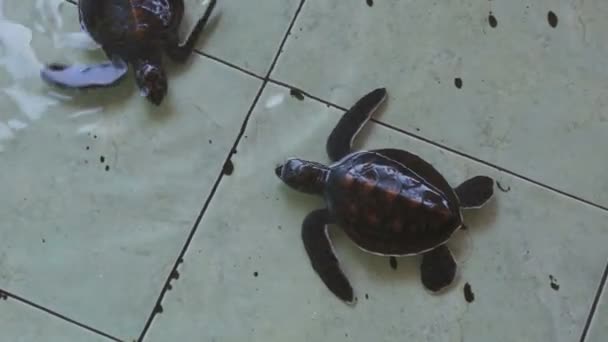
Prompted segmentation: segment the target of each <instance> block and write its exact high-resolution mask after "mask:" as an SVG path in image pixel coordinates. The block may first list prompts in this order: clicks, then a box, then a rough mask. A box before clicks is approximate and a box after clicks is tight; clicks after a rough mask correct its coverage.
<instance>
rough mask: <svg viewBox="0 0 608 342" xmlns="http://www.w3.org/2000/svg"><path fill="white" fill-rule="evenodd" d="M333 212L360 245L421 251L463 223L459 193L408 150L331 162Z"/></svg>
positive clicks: (373, 250) (328, 189) (329, 189)
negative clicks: (332, 163) (457, 195)
mask: <svg viewBox="0 0 608 342" xmlns="http://www.w3.org/2000/svg"><path fill="white" fill-rule="evenodd" d="M325 199H326V202H327V206H328V208H329V210H330V213H331V214H332V216H333V217H334V219H335V221H336V222H337V223H338V224H339V225H340V226H341V227H342V228H343V229H344V231H345V232H346V234H347V235H348V236H349V237H350V238H351V239H352V240H353V241H354V242H355V243H356V244H357V245H358V246H359V247H361V248H362V249H364V250H366V251H369V252H371V253H376V254H382V255H411V254H418V253H421V252H424V251H427V250H429V249H432V248H434V247H436V246H437V245H440V244H442V243H444V242H445V241H447V240H448V239H449V237H450V236H451V235H452V233H453V232H454V231H455V230H457V229H458V228H459V227H460V226H461V223H462V217H461V214H460V206H459V202H458V198H457V197H456V194H455V193H454V191H453V189H452V187H451V186H450V185H449V184H448V182H447V181H446V180H445V179H444V178H443V176H441V174H440V173H439V172H438V171H437V170H435V168H433V167H432V166H431V165H430V164H428V163H427V162H425V161H424V160H422V159H420V158H419V157H417V156H415V155H413V154H411V153H408V152H406V151H401V150H396V149H382V150H374V151H363V152H358V153H354V154H351V155H350V156H348V157H346V158H344V159H343V160H341V161H338V162H337V163H336V164H334V165H332V167H331V171H330V174H329V176H328V180H327V187H326V190H325Z"/></svg>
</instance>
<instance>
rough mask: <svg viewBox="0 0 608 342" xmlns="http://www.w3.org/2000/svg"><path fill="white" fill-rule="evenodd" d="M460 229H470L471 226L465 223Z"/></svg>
mask: <svg viewBox="0 0 608 342" xmlns="http://www.w3.org/2000/svg"><path fill="white" fill-rule="evenodd" d="M460 229H462V230H467V229H469V227H467V225H466V224H464V223H463V224H462V226H460Z"/></svg>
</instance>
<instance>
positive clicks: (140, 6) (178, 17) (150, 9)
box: [40, 0, 216, 105]
mask: <svg viewBox="0 0 608 342" xmlns="http://www.w3.org/2000/svg"><path fill="white" fill-rule="evenodd" d="M215 3H216V0H210V2H209V5H208V6H207V8H206V10H205V13H204V14H203V16H202V17H201V18H200V19H199V21H198V22H197V23H196V25H195V26H194V28H193V29H192V32H191V33H190V35H189V36H188V37H187V39H186V40H185V42H184V43H180V40H179V37H178V29H179V25H180V23H181V21H182V18H183V15H184V0H79V1H78V12H79V21H80V26H81V27H82V29H83V30H84V31H86V32H87V33H88V34H89V35H90V36H91V38H93V40H94V41H95V42H97V43H98V44H99V45H101V48H102V49H103V51H104V52H105V54H106V56H107V57H108V58H109V59H110V61H108V62H104V63H99V64H94V65H64V64H58V63H53V64H50V65H47V66H46V67H45V68H43V69H42V71H41V72H40V74H41V77H42V79H43V80H44V81H46V82H48V83H50V84H52V85H55V86H58V87H62V88H72V89H85V88H98V87H109V86H113V85H115V84H117V83H118V82H119V81H120V80H122V79H123V77H124V76H125V75H126V73H127V71H128V65H129V64H131V65H132V66H133V68H134V69H135V81H136V83H137V86H138V87H139V89H140V92H141V94H142V95H143V96H145V97H146V98H147V99H148V100H149V101H150V102H152V103H153V104H155V105H159V104H160V103H161V102H162V100H163V98H164V97H165V95H166V93H167V77H166V76H165V71H164V68H163V65H162V51H165V53H166V54H167V55H168V56H169V57H170V58H171V59H173V60H174V61H176V62H180V63H183V62H185V61H186V60H187V59H188V57H189V56H190V55H191V54H192V51H193V49H194V44H195V42H196V40H197V39H198V36H199V35H200V34H201V32H202V31H203V28H204V27H205V25H206V24H207V21H208V19H209V16H210V15H211V12H212V11H213V8H214V7H215Z"/></svg>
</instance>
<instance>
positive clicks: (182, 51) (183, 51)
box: [167, 0, 217, 63]
mask: <svg viewBox="0 0 608 342" xmlns="http://www.w3.org/2000/svg"><path fill="white" fill-rule="evenodd" d="M216 2H217V0H211V1H209V5H207V9H205V13H204V14H203V16H202V17H201V18H200V19H199V21H198V22H197V23H196V25H195V26H194V28H193V29H192V32H190V35H189V36H188V38H187V39H186V41H185V42H184V43H183V44H180V43H179V38H178V36H177V34H175V38H174V39H173V41H172V42H171V44H170V45H169V46H168V47H167V55H168V56H169V57H171V59H173V60H174V61H176V62H180V63H183V62H185V61H186V60H187V59H188V57H190V55H191V54H192V51H194V44H195V43H196V41H197V40H198V37H199V36H200V35H201V33H202V32H203V29H204V28H205V26H206V25H207V22H208V21H209V17H210V16H211V12H213V9H214V8H215V4H216Z"/></svg>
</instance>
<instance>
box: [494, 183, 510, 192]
mask: <svg viewBox="0 0 608 342" xmlns="http://www.w3.org/2000/svg"><path fill="white" fill-rule="evenodd" d="M496 186H497V187H498V189H500V191H502V192H509V191H511V187H510V186H508V187H506V188H505V187H504V186H503V185H502V184H500V182H498V181H496Z"/></svg>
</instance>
